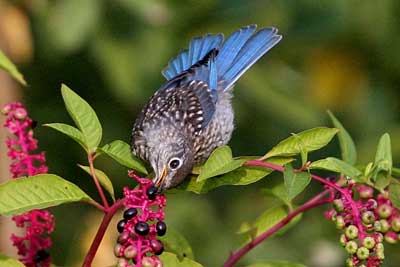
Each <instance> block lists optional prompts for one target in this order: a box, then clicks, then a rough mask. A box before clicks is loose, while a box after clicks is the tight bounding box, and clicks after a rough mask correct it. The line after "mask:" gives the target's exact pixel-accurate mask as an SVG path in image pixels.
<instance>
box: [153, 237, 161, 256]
mask: <svg viewBox="0 0 400 267" xmlns="http://www.w3.org/2000/svg"><path fill="white" fill-rule="evenodd" d="M150 247H151V249H152V250H153V252H154V254H156V255H160V254H161V253H163V251H164V245H163V243H162V242H161V241H160V240H156V239H153V240H151V241H150Z"/></svg>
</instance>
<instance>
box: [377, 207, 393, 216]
mask: <svg viewBox="0 0 400 267" xmlns="http://www.w3.org/2000/svg"><path fill="white" fill-rule="evenodd" d="M378 214H379V217H381V219H386V218H389V217H390V215H392V207H391V206H389V205H388V204H382V205H380V206H379V207H378Z"/></svg>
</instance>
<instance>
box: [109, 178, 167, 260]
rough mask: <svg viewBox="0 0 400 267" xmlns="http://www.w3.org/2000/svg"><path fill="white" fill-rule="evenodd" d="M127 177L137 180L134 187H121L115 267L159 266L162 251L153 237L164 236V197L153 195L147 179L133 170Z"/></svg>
mask: <svg viewBox="0 0 400 267" xmlns="http://www.w3.org/2000/svg"><path fill="white" fill-rule="evenodd" d="M129 176H131V177H133V178H135V179H136V181H137V182H138V183H139V185H138V188H137V189H129V188H128V187H125V188H124V189H123V191H124V197H125V203H124V204H125V207H126V208H127V209H126V210H125V212H124V215H123V219H122V220H120V221H119V222H118V224H117V229H118V232H119V233H120V234H119V236H118V239H117V244H116V245H115V248H114V253H115V256H117V257H118V258H119V260H118V265H117V266H118V267H132V266H135V267H162V262H161V260H160V259H159V258H158V255H160V254H161V253H162V252H163V251H164V245H163V243H162V242H161V241H160V240H158V239H157V237H159V236H163V235H165V233H166V231H167V226H166V224H165V222H164V217H165V212H164V210H163V208H164V207H165V205H166V197H165V196H164V195H162V194H157V189H156V188H155V187H154V185H153V183H152V181H151V180H149V179H145V178H140V177H138V176H137V175H135V174H134V173H133V172H129Z"/></svg>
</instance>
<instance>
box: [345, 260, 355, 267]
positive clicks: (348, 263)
mask: <svg viewBox="0 0 400 267" xmlns="http://www.w3.org/2000/svg"><path fill="white" fill-rule="evenodd" d="M346 267H354V262H353V259H351V258H350V259H347V260H346Z"/></svg>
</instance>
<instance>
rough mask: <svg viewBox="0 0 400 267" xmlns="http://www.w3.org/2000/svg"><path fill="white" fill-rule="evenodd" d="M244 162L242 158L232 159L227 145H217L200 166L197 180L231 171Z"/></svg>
mask: <svg viewBox="0 0 400 267" xmlns="http://www.w3.org/2000/svg"><path fill="white" fill-rule="evenodd" d="M244 162H245V160H244V159H237V160H234V159H233V158H232V150H231V148H230V147H229V146H221V147H218V148H217V149H215V150H214V151H213V152H212V153H211V155H210V157H209V158H208V159H207V161H206V163H205V164H204V165H203V166H202V167H201V170H200V175H199V177H198V178H197V181H203V180H206V179H208V178H211V177H214V176H218V175H221V174H225V173H228V172H231V171H233V170H235V169H237V168H239V167H240V166H242V165H243V163H244Z"/></svg>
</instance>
